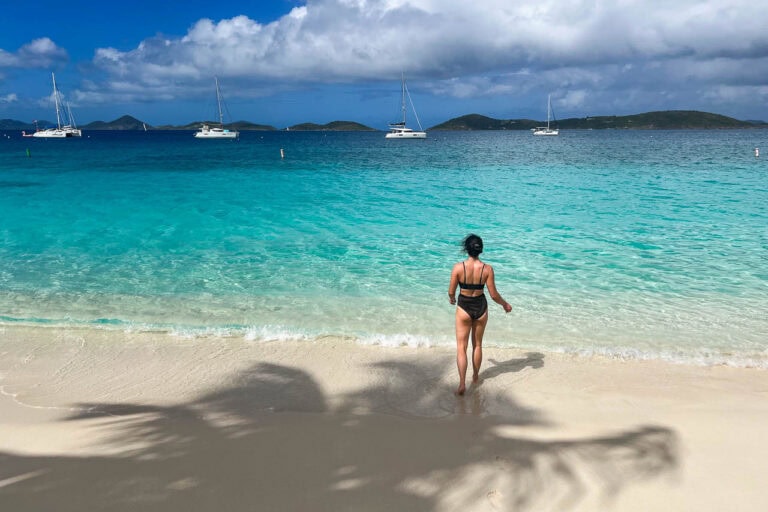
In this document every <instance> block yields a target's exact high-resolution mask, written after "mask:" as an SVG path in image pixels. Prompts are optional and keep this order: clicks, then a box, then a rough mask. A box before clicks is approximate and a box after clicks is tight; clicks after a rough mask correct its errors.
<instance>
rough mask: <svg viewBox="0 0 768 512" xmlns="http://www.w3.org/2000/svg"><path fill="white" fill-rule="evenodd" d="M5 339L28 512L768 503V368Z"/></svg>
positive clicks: (147, 340) (11, 500)
mask: <svg viewBox="0 0 768 512" xmlns="http://www.w3.org/2000/svg"><path fill="white" fill-rule="evenodd" d="M484 356H485V358H484V364H483V368H482V371H481V383H480V384H479V385H475V386H470V387H469V388H468V391H467V395H465V396H464V397H456V396H454V395H453V393H452V391H453V389H454V388H455V386H456V383H457V376H456V369H455V359H454V351H453V349H450V348H444V347H432V348H409V347H398V348H389V347H381V346H365V345H359V344H355V343H353V342H350V341H348V340H342V339H332V338H329V339H324V340H320V341H315V342H303V341H302V342H285V341H280V342H252V343H249V342H244V341H242V340H236V339H226V338H206V339H204V340H182V339H173V338H169V337H168V336H166V335H158V334H157V333H125V332H119V333H117V332H110V331H102V332H100V331H95V330H71V329H67V330H61V329H46V330H44V332H41V330H40V329H26V328H21V329H17V328H6V329H4V330H3V331H1V332H0V390H2V394H0V461H2V464H0V506H2V508H3V509H6V508H7V509H8V510H31V509H56V510H65V511H66V510H73V511H74V510H158V511H160V510H163V511H174V510H179V511H181V510H211V509H212V508H218V509H232V510H243V509H262V510H296V511H298V510H329V511H330V510H374V511H375V510H382V511H384V510H403V511H410V510H413V511H417V510H418V511H428V510H434V511H444V510H456V509H458V508H462V509H466V510H473V511H474V510H477V511H491V510H523V511H534V510H536V511H540V510H615V511H629V512H633V511H638V512H639V511H646V510H657V511H662V510H670V511H672V510H675V511H677V510H699V511H719V510H724V509H728V510H732V511H742V510H743V511H747V510H760V509H763V508H766V506H768V496H766V494H765V493H764V492H763V482H762V478H763V476H762V475H763V474H764V469H765V463H764V460H765V458H766V457H768V447H767V446H766V443H765V442H764V441H763V440H762V439H763V437H764V436H763V430H764V428H763V425H765V423H766V421H768V405H767V404H766V402H768V401H766V400H765V397H766V393H768V372H766V371H765V370H761V369H743V368H730V367H724V366H709V367H704V366H686V365H678V364H670V363H664V362H661V361H639V360H629V361H627V360H623V361H621V360H615V359H607V358H601V357H580V356H573V355H564V354H557V353H545V352H530V351H524V350H518V349H498V348H487V349H486V350H485V351H484Z"/></svg>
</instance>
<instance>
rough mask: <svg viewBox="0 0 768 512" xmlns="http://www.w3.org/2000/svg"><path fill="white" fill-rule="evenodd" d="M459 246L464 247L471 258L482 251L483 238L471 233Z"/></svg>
mask: <svg viewBox="0 0 768 512" xmlns="http://www.w3.org/2000/svg"><path fill="white" fill-rule="evenodd" d="M461 246H462V247H463V248H464V252H466V253H467V254H469V255H470V256H472V257H473V258H477V257H478V256H480V253H481V252H483V239H482V238H480V237H479V236H477V235H475V234H474V233H472V234H469V235H467V237H466V238H465V239H464V241H463V242H462V243H461Z"/></svg>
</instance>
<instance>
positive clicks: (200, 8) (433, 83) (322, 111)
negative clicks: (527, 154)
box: [0, 0, 768, 129]
mask: <svg viewBox="0 0 768 512" xmlns="http://www.w3.org/2000/svg"><path fill="white" fill-rule="evenodd" d="M2 3H3V5H2V8H0V119H16V120H20V121H25V122H32V120H34V119H45V120H55V111H54V107H53V102H52V99H51V97H52V83H51V74H52V73H55V76H56V83H57V86H58V87H59V89H60V91H61V93H62V94H63V96H64V98H65V101H66V102H67V103H68V104H69V105H70V107H71V109H72V111H73V112H74V115H75V118H76V121H77V122H78V124H80V125H83V124H86V123H88V122H91V121H97V120H100V121H111V120H114V119H116V118H118V117H120V116H122V115H125V114H128V115H132V116H134V117H136V118H138V119H140V120H142V121H145V122H147V123H148V124H150V125H154V126H157V125H163V124H187V123H190V122H193V121H200V120H204V119H214V118H215V117H216V114H215V112H216V99H215V86H214V77H218V80H219V82H220V85H221V92H222V96H223V98H224V101H225V106H226V113H227V115H226V116H225V121H230V120H231V121H237V120H246V121H251V122H254V123H259V124H267V125H272V126H275V127H277V128H281V127H285V126H290V125H293V124H297V123H301V122H315V123H320V124H324V123H328V122H331V121H336V120H348V121H357V122H360V123H363V124H366V125H368V126H371V127H374V128H380V129H386V125H387V123H389V122H393V121H397V120H398V119H399V117H400V101H401V96H400V90H401V86H400V79H401V76H405V78H406V81H407V85H408V90H409V93H410V97H411V100H412V103H413V107H414V109H415V112H416V115H414V113H413V112H414V111H413V110H411V109H410V108H409V109H408V124H409V126H410V125H415V124H416V123H417V122H418V123H420V124H421V125H422V126H423V127H424V128H427V127H430V126H433V125H435V124H438V123H441V122H443V121H446V120H448V119H451V118H453V117H458V116H461V115H465V114H471V113H477V114H482V115H486V116H488V117H493V118H496V119H523V118H525V119H536V120H543V119H546V112H547V97H548V95H551V98H552V109H553V112H554V115H555V117H556V118H559V119H565V118H571V117H587V116H599V115H629V114H638V113H643V112H649V111H655V110H701V111H705V112H713V113H717V114H723V115H727V116H730V117H735V118H737V119H743V120H766V121H768V29H767V28H766V27H768V10H766V9H758V8H756V6H757V5H758V4H756V3H755V2H754V1H752V0H750V1H747V0H710V1H701V0H699V1H693V0H674V1H669V0H663V1H662V0H473V1H467V0H239V1H237V2H231V1H230V2H226V1H215V0H214V1H212V0H184V1H183V2H182V1H176V0H159V1H158V0H153V1H149V0H133V1H131V2H111V1H104V0H100V1H86V0H67V1H61V0H56V1H51V0H35V1H33V2H29V1H18V2H13V1H10V0H3V2H2Z"/></svg>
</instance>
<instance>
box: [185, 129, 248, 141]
mask: <svg viewBox="0 0 768 512" xmlns="http://www.w3.org/2000/svg"><path fill="white" fill-rule="evenodd" d="M239 136H240V132H237V131H232V130H223V129H221V128H212V129H206V128H203V129H201V130H200V131H199V132H196V133H195V138H196V139H236V138H238V137H239Z"/></svg>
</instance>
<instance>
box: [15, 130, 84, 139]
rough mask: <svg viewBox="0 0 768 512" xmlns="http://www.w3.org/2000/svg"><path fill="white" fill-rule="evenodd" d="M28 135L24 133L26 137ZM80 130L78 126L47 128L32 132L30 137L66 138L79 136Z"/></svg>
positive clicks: (80, 134)
mask: <svg viewBox="0 0 768 512" xmlns="http://www.w3.org/2000/svg"><path fill="white" fill-rule="evenodd" d="M27 136H28V135H25V137H27ZM81 136H82V132H81V131H80V130H79V129H78V128H69V129H62V128H49V129H47V130H38V131H36V132H35V133H33V134H32V137H38V138H44V139H66V138H68V137H81Z"/></svg>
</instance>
